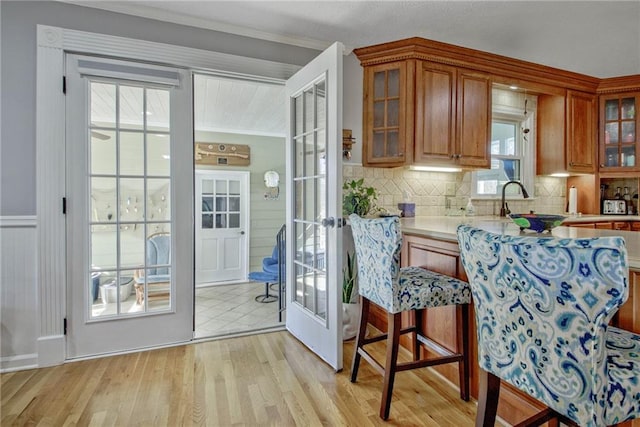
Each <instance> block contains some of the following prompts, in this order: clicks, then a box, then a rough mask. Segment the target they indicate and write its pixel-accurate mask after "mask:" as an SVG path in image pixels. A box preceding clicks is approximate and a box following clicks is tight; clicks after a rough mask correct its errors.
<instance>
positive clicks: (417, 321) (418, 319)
mask: <svg viewBox="0 0 640 427" xmlns="http://www.w3.org/2000/svg"><path fill="white" fill-rule="evenodd" d="M423 314H424V309H420V310H413V321H414V323H413V325H414V326H415V328H416V330H415V332H414V333H413V361H414V362H416V361H418V360H420V358H421V357H422V356H421V354H420V353H421V349H422V346H421V345H420V341H418V335H424V331H423V330H422V324H423V319H424V317H423Z"/></svg>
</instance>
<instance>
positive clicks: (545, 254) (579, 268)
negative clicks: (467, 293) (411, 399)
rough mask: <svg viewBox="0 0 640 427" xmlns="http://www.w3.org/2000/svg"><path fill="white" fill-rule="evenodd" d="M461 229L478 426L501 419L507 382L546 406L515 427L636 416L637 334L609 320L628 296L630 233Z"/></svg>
mask: <svg viewBox="0 0 640 427" xmlns="http://www.w3.org/2000/svg"><path fill="white" fill-rule="evenodd" d="M457 233H458V242H459V245H460V254H461V258H462V264H463V265H464V269H465V271H466V272H467V276H468V278H469V284H470V285H471V291H472V294H473V304H474V306H475V313H476V324H477V335H478V364H479V365H480V371H479V372H480V375H479V377H480V389H479V396H478V413H477V416H476V426H492V425H494V423H495V418H496V411H497V406H498V398H499V395H500V381H501V380H502V381H505V382H507V383H509V384H511V385H512V386H514V387H516V388H518V389H520V390H521V391H523V392H525V393H527V394H529V395H530V396H532V397H534V398H535V399H537V400H539V401H540V402H542V403H544V404H545V405H546V406H547V407H548V409H546V410H544V411H543V412H542V413H540V414H536V415H534V416H532V417H530V418H529V419H527V420H525V421H523V422H522V423H520V424H518V425H539V424H542V423H544V422H546V421H550V420H553V419H558V420H560V421H561V422H562V423H564V424H567V425H570V426H577V425H580V426H584V427H600V426H607V425H613V424H617V423H621V422H624V421H626V420H631V419H634V418H639V417H640V335H638V334H634V333H631V332H628V331H624V330H621V329H618V328H615V327H613V326H610V325H609V322H610V321H611V319H612V317H613V316H614V314H615V313H616V312H617V311H618V309H619V307H620V306H621V305H622V304H623V303H624V302H625V301H626V300H627V298H628V296H629V286H628V274H629V271H628V264H627V250H626V247H625V241H624V239H623V238H622V237H600V238H588V239H568V238H565V239H560V238H554V237H534V236H503V235H499V234H493V233H489V232H487V231H484V230H480V229H477V228H473V227H471V226H468V225H461V226H459V227H458V230H457Z"/></svg>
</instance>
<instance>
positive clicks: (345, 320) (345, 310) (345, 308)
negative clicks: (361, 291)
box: [342, 302, 360, 341]
mask: <svg viewBox="0 0 640 427" xmlns="http://www.w3.org/2000/svg"><path fill="white" fill-rule="evenodd" d="M359 320H360V304H357V303H356V304H352V303H349V304H347V303H344V302H343V303H342V340H343V341H347V340H350V339H353V338H355V336H356V335H357V333H358V323H359Z"/></svg>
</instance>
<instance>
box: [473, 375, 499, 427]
mask: <svg viewBox="0 0 640 427" xmlns="http://www.w3.org/2000/svg"><path fill="white" fill-rule="evenodd" d="M478 375H479V380H480V386H479V389H478V413H477V415H476V427H493V426H494V425H495V423H496V414H497V412H498V400H499V398H500V378H498V377H496V376H495V375H493V374H492V373H490V372H487V371H485V370H484V369H482V368H480V370H479V371H478Z"/></svg>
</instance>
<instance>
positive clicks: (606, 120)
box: [599, 92, 640, 172]
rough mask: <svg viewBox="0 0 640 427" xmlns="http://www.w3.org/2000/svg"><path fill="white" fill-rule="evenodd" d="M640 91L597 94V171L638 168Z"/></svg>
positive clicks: (624, 170) (634, 170)
mask: <svg viewBox="0 0 640 427" xmlns="http://www.w3.org/2000/svg"><path fill="white" fill-rule="evenodd" d="M639 107H640V92H627V93H620V94H614V95H601V96H600V135H599V139H600V141H599V142H600V150H599V155H600V172H629V171H633V172H637V171H640V166H639V165H638V161H636V156H637V155H638V152H639V150H638V148H639V144H640V136H639V134H638V127H639V126H640V119H639V117H640V114H639V113H638V108H639Z"/></svg>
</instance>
